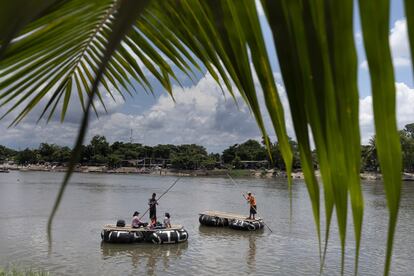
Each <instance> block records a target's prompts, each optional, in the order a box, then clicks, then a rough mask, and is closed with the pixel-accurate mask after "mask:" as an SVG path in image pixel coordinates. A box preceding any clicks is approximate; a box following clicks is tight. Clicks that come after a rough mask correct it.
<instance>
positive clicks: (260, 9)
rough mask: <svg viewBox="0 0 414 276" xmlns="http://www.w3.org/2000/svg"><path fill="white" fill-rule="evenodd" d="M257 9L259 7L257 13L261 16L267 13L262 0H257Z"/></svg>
mask: <svg viewBox="0 0 414 276" xmlns="http://www.w3.org/2000/svg"><path fill="white" fill-rule="evenodd" d="M256 9H257V13H258V14H259V16H264V15H265V14H264V9H263V6H262V2H260V0H256Z"/></svg>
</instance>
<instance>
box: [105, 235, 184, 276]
mask: <svg viewBox="0 0 414 276" xmlns="http://www.w3.org/2000/svg"><path fill="white" fill-rule="evenodd" d="M187 248H188V243H187V242H185V243H179V244H164V245H154V244H108V243H104V242H102V243H101V253H102V257H103V259H104V260H107V259H110V258H122V259H123V260H125V256H127V257H128V256H129V257H130V259H131V264H132V266H133V267H134V268H140V267H143V265H145V267H146V270H147V271H146V273H147V274H148V275H154V274H155V272H156V270H157V264H162V269H163V270H168V268H169V267H170V263H171V262H172V263H173V262H175V261H176V260H178V259H179V258H180V256H181V255H182V254H183V253H184V252H185V251H186V250H187Z"/></svg>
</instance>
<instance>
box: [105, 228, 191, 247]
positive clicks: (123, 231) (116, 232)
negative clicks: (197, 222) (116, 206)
mask: <svg viewBox="0 0 414 276" xmlns="http://www.w3.org/2000/svg"><path fill="white" fill-rule="evenodd" d="M101 238H102V241H104V242H108V243H139V242H149V243H154V244H167V243H168V244H171V243H182V242H185V241H187V240H188V232H187V231H186V230H185V229H184V228H183V227H182V226H180V225H173V226H172V227H171V228H160V229H148V228H146V227H141V228H132V227H131V226H130V225H126V226H125V227H118V226H115V225H105V226H104V228H103V229H102V232H101Z"/></svg>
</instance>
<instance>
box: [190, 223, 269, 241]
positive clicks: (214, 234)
mask: <svg viewBox="0 0 414 276" xmlns="http://www.w3.org/2000/svg"><path fill="white" fill-rule="evenodd" d="M198 231H199V233H200V236H202V237H203V236H204V237H205V238H214V239H224V238H226V239H227V238H228V237H237V238H238V239H239V238H240V237H245V238H250V237H260V236H263V234H264V232H265V230H264V228H262V229H259V230H256V231H242V230H233V229H230V228H227V227H223V228H221V227H209V226H205V225H200V226H199V227H198Z"/></svg>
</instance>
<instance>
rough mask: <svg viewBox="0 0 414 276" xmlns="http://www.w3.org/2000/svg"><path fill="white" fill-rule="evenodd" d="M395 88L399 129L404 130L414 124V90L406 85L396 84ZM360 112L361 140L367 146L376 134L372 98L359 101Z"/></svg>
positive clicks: (368, 97)
mask: <svg viewBox="0 0 414 276" xmlns="http://www.w3.org/2000/svg"><path fill="white" fill-rule="evenodd" d="M395 88H396V92H397V124H398V129H403V128H404V126H405V125H406V124H409V123H413V122H414V110H413V106H414V89H413V88H410V87H408V86H407V85H406V84H405V83H396V84H395ZM359 112H360V113H359V122H360V127H361V139H362V143H363V144H367V143H368V141H369V139H370V138H371V137H372V136H373V135H374V134H375V127H374V116H373V111H372V96H367V97H365V98H363V99H360V100H359Z"/></svg>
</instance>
